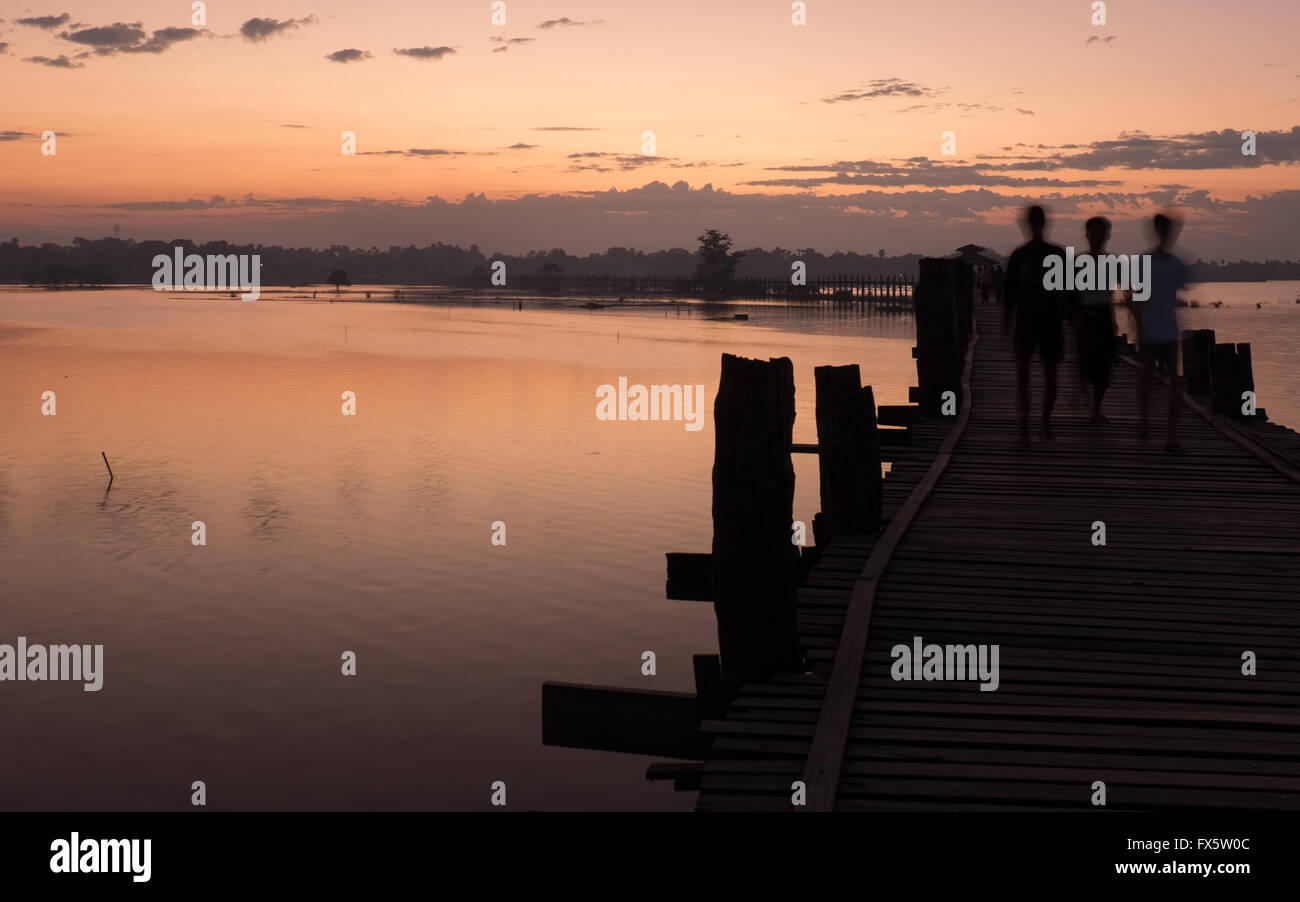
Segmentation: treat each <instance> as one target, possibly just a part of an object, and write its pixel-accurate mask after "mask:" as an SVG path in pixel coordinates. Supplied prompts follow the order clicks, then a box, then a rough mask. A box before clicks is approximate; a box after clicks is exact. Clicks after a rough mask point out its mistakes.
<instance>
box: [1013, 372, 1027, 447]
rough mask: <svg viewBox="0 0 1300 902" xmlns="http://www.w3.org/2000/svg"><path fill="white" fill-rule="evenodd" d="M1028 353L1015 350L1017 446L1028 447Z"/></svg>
mask: <svg viewBox="0 0 1300 902" xmlns="http://www.w3.org/2000/svg"><path fill="white" fill-rule="evenodd" d="M1029 356H1030V355H1029V353H1028V352H1027V351H1024V350H1022V349H1019V348H1018V349H1017V350H1016V415H1017V417H1018V418H1019V424H1020V429H1019V435H1018V439H1019V444H1020V445H1021V446H1022V447H1026V448H1027V447H1028V446H1029Z"/></svg>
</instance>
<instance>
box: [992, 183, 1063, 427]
mask: <svg viewBox="0 0 1300 902" xmlns="http://www.w3.org/2000/svg"><path fill="white" fill-rule="evenodd" d="M1025 225H1026V226H1027V227H1028V230H1029V236H1030V237H1029V241H1028V242H1026V243H1025V244H1022V245H1021V246H1020V247H1018V248H1016V249H1015V250H1014V251H1012V252H1011V258H1010V259H1009V260H1007V275H1006V283H1005V285H1004V287H1003V300H1004V302H1005V304H1006V321H1007V323H1008V324H1010V323H1012V322H1014V323H1015V348H1016V412H1017V413H1018V414H1019V418H1020V431H1019V438H1018V441H1017V442H1016V447H1017V448H1018V449H1020V450H1028V449H1029V364H1030V361H1031V360H1032V359H1033V356H1034V352H1035V351H1037V352H1038V359H1039V360H1040V361H1041V362H1042V364H1043V381H1044V392H1043V420H1042V427H1041V428H1040V430H1039V434H1040V435H1041V436H1042V437H1043V438H1045V439H1048V440H1051V439H1052V438H1055V435H1054V434H1053V433H1052V426H1051V420H1052V407H1053V405H1055V404H1056V366H1057V364H1058V363H1060V362H1061V357H1062V356H1064V354H1065V330H1064V328H1063V326H1062V323H1061V314H1062V310H1063V309H1066V307H1065V305H1068V303H1069V300H1070V298H1069V297H1068V295H1069V294H1070V292H1067V291H1064V290H1061V291H1052V290H1049V289H1048V288H1046V287H1045V286H1044V285H1043V274H1044V272H1046V267H1045V266H1044V264H1043V261H1044V260H1045V259H1046V258H1048V257H1050V256H1053V255H1057V256H1059V257H1060V258H1061V260H1064V259H1065V248H1063V247H1057V246H1056V245H1054V244H1048V243H1047V242H1046V241H1045V240H1043V230H1044V229H1045V228H1046V226H1047V214H1046V213H1045V212H1043V208H1042V207H1040V206H1038V205H1037V204H1035V205H1034V206H1032V207H1030V208H1029V209H1028V210H1027V211H1026V212H1025Z"/></svg>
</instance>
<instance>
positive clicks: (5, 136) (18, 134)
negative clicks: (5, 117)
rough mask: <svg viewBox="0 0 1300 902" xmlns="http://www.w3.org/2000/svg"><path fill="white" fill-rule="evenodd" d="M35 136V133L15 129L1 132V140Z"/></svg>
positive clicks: (15, 139) (16, 139)
mask: <svg viewBox="0 0 1300 902" xmlns="http://www.w3.org/2000/svg"><path fill="white" fill-rule="evenodd" d="M35 137H36V135H34V134H33V133H31V132H15V131H4V132H0V141H21V140H23V139H24V138H35Z"/></svg>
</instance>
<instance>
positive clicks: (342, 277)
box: [325, 269, 352, 294]
mask: <svg viewBox="0 0 1300 902" xmlns="http://www.w3.org/2000/svg"><path fill="white" fill-rule="evenodd" d="M325 282H326V283H327V284H329V285H333V286H334V293H335V294H338V293H339V287H340V286H342V285H346V286H348V287H349V288H351V287H352V283H351V282H350V281H349V280H348V274H347V273H345V272H344V271H343V270H341V269H336V270H334V271H333V272H331V273H330V274H329V278H328V279H326V280H325Z"/></svg>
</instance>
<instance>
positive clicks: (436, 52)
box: [393, 47, 456, 60]
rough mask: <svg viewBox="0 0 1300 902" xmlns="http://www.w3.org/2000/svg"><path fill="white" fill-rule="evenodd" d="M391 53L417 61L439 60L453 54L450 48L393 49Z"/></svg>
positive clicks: (453, 50)
mask: <svg viewBox="0 0 1300 902" xmlns="http://www.w3.org/2000/svg"><path fill="white" fill-rule="evenodd" d="M393 52H394V53H396V54H397V55H398V56H409V57H410V58H411V59H417V60H440V59H442V58H443V57H444V56H449V55H450V54H453V53H455V52H456V51H455V49H454V48H452V47H403V48H400V49H399V48H397V47H394V48H393Z"/></svg>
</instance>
